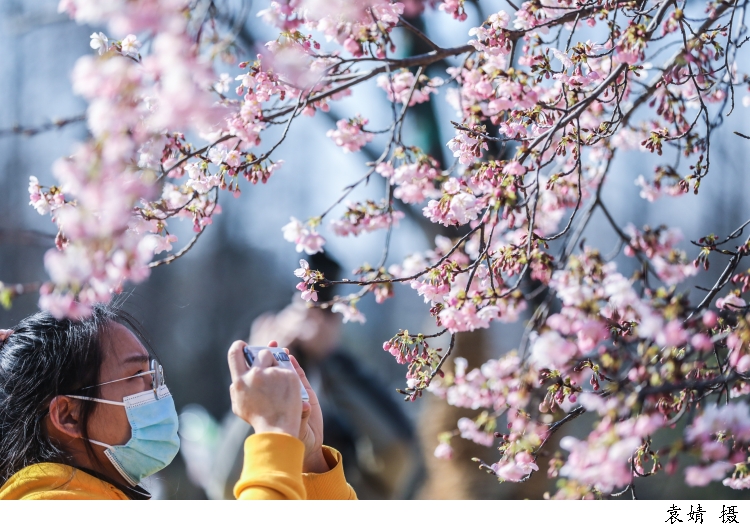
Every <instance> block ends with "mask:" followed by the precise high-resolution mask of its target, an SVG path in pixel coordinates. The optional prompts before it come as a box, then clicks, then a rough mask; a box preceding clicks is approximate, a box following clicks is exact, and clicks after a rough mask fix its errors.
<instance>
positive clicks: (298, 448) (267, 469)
mask: <svg viewBox="0 0 750 530" xmlns="http://www.w3.org/2000/svg"><path fill="white" fill-rule="evenodd" d="M304 456H305V446H304V444H303V443H302V442H301V441H300V440H299V439H297V438H295V437H294V436H290V435H288V434H280V433H270V432H267V433H261V434H252V435H250V436H248V438H247V440H245V462H244V464H243V466H242V474H241V475H240V480H238V481H237V484H236V485H235V486H234V496H235V497H236V498H238V499H240V500H284V499H288V500H300V499H305V498H306V495H305V486H304V484H303V483H302V460H303V459H304Z"/></svg>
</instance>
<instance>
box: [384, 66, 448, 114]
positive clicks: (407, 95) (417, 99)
mask: <svg viewBox="0 0 750 530" xmlns="http://www.w3.org/2000/svg"><path fill="white" fill-rule="evenodd" d="M377 84H378V86H379V87H380V88H382V89H383V90H385V93H386V95H387V96H388V100H389V101H395V102H398V103H401V104H402V105H408V106H410V107H411V106H413V105H417V104H419V103H424V102H425V101H429V99H430V94H436V93H437V91H438V87H439V86H441V85H442V84H443V80H442V79H441V78H439V77H436V78H434V79H428V78H427V76H425V75H423V76H421V77H420V78H419V79H417V78H416V77H415V76H414V74H413V73H411V72H410V71H409V70H401V71H399V72H397V73H395V74H393V75H390V76H389V75H381V76H378V79H377ZM419 85H422V86H419Z"/></svg>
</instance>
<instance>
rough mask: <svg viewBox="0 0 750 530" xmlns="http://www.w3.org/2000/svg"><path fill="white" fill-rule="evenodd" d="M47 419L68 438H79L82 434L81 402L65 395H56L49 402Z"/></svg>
mask: <svg viewBox="0 0 750 530" xmlns="http://www.w3.org/2000/svg"><path fill="white" fill-rule="evenodd" d="M49 419H50V422H51V423H52V425H53V426H54V428H55V429H56V430H57V431H58V432H59V433H60V434H63V435H66V436H69V437H70V438H80V437H81V436H82V434H83V425H82V424H81V403H80V402H79V401H78V400H75V399H71V398H69V397H66V396H56V397H54V398H53V399H52V401H51V402H50V404H49Z"/></svg>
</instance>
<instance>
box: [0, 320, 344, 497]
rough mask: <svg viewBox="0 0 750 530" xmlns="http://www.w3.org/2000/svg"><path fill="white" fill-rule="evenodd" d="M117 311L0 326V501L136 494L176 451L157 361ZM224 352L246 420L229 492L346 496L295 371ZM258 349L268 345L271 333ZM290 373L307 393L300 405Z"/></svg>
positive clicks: (237, 349)
mask: <svg viewBox="0 0 750 530" xmlns="http://www.w3.org/2000/svg"><path fill="white" fill-rule="evenodd" d="M146 344H147V342H146V341H145V340H144V337H143V335H142V334H141V333H140V332H139V328H138V326H137V324H136V323H135V321H134V320H133V319H132V318H131V317H130V316H129V315H127V314H126V313H125V312H123V311H121V310H119V309H117V308H114V307H106V306H95V307H94V308H93V311H92V314H91V315H90V316H88V317H85V318H82V319H78V320H71V319H63V320H57V319H55V318H54V317H52V316H51V315H50V314H49V313H46V312H40V313H37V314H35V315H33V316H30V317H28V318H26V319H24V320H23V321H21V322H20V323H19V324H18V325H17V326H16V327H15V328H14V329H12V330H0V434H1V436H0V484H2V486H0V499H111V500H127V499H130V500H147V499H150V498H151V495H150V494H149V492H148V491H147V490H146V489H144V488H143V486H142V484H141V483H142V481H143V479H145V478H147V477H149V476H151V475H153V474H154V473H156V472H158V471H160V470H161V469H163V468H165V467H166V466H167V465H169V463H170V462H171V461H172V460H173V459H174V457H175V456H176V455H177V453H178V451H179V449H180V440H179V437H178V435H177V431H178V417H177V412H176V410H175V406H174V401H173V399H172V396H171V394H170V393H169V390H168V389H167V386H166V384H165V382H164V373H163V369H162V367H161V366H160V364H159V362H158V360H157V359H155V358H154V355H153V354H152V353H151V352H150V351H149V350H148V349H147V348H146ZM245 346H246V344H245V343H244V342H242V341H236V342H234V343H233V344H232V346H231V348H230V349H229V354H228V361H229V369H230V373H231V377H232V385H231V387H230V397H231V400H232V410H233V411H234V412H235V413H236V414H237V415H238V416H239V417H240V418H242V421H244V422H247V423H248V424H250V425H252V426H253V430H254V433H255V434H253V435H252V436H249V437H248V438H247V440H245V441H244V467H243V469H242V473H241V475H240V477H239V480H238V482H237V483H236V485H234V494H235V496H236V497H237V498H238V499H305V498H309V499H355V498H356V495H355V493H354V491H353V490H352V488H351V487H350V486H349V485H348V484H347V483H346V480H345V478H344V473H343V464H342V458H341V455H340V453H338V451H336V450H335V449H332V448H330V447H325V446H323V445H322V441H323V415H322V412H321V409H320V405H319V402H318V399H317V397H316V395H315V392H314V391H313V389H312V388H311V387H310V384H309V382H308V381H307V378H306V377H305V374H304V371H303V370H302V369H301V368H300V367H299V365H298V364H297V362H296V361H294V360H292V364H293V367H294V370H295V371H296V372H297V373H294V372H292V371H291V370H285V369H282V368H280V367H279V366H278V363H277V362H276V360H275V359H274V356H273V355H272V354H271V352H270V351H268V350H263V351H261V352H260V353H259V355H258V356H257V358H256V360H255V362H254V363H253V366H252V368H250V367H248V365H247V363H246V362H245V357H244V354H243V348H244V347H245ZM268 346H269V347H275V346H277V343H276V342H274V341H270V342H269V344H268ZM300 381H302V383H303V385H304V386H305V387H306V390H307V392H308V395H309V402H303V401H302V399H301V392H300Z"/></svg>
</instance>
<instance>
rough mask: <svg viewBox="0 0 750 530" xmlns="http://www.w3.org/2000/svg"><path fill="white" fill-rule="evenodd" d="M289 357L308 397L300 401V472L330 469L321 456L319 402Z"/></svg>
mask: <svg viewBox="0 0 750 530" xmlns="http://www.w3.org/2000/svg"><path fill="white" fill-rule="evenodd" d="M289 358H290V359H291V360H292V366H294V369H295V370H296V371H297V375H298V376H299V379H300V381H302V384H303V385H304V387H305V389H306V390H307V395H308V396H309V398H310V400H309V401H308V402H304V401H303V402H302V423H301V425H300V430H299V439H300V440H302V443H304V444H305V460H304V462H303V464H302V472H303V473H325V472H326V471H330V469H331V468H330V467H329V466H328V462H326V459H325V457H324V456H323V447H322V446H323V412H322V411H321V410H320V402H319V401H318V396H316V395H315V391H314V390H313V389H312V387H311V386H310V382H309V381H308V380H307V376H306V375H305V371H304V370H302V367H301V366H300V365H299V363H298V362H297V359H295V358H294V357H293V356H292V355H290V356H289Z"/></svg>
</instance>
